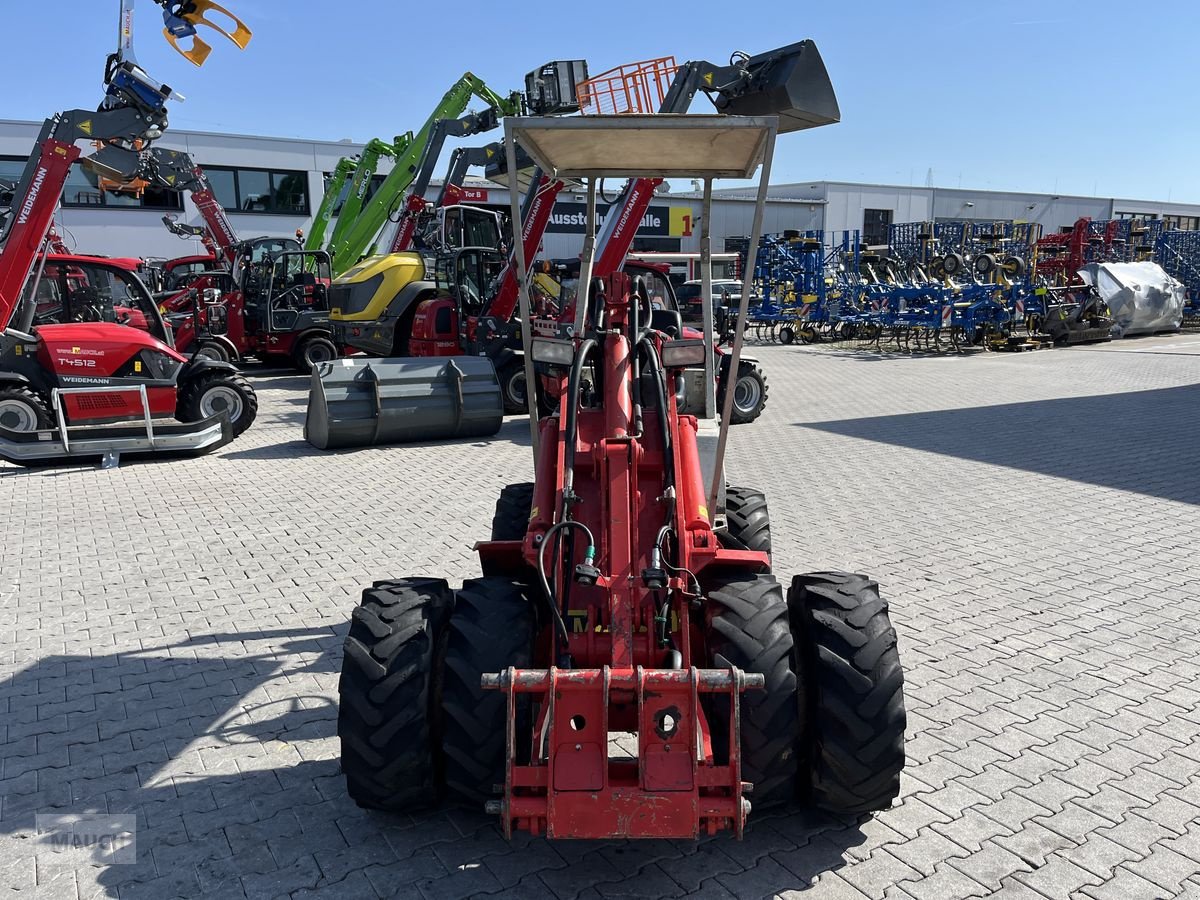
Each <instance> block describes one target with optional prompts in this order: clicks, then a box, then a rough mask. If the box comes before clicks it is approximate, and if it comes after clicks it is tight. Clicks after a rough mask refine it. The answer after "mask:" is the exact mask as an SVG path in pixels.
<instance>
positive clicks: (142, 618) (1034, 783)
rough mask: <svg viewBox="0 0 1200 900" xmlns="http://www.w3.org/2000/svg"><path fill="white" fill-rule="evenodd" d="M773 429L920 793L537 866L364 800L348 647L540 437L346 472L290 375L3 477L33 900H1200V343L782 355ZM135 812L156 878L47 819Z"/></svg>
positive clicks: (776, 456)
mask: <svg viewBox="0 0 1200 900" xmlns="http://www.w3.org/2000/svg"><path fill="white" fill-rule="evenodd" d="M755 352H757V353H758V355H759V356H760V357H761V359H762V360H763V363H764V366H765V368H766V370H767V372H768V375H769V378H770V381H771V401H770V406H769V407H768V410H767V412H766V414H765V415H764V416H763V418H762V419H761V420H760V421H759V422H758V423H756V424H755V425H753V426H748V427H744V428H739V429H736V430H735V431H734V436H733V439H732V441H731V456H730V460H729V470H730V473H731V476H732V477H734V478H735V479H736V481H737V482H738V483H741V484H747V485H761V486H762V487H764V488H766V489H767V491H768V493H769V496H770V504H771V512H772V518H773V530H774V539H775V547H776V567H777V570H778V571H779V572H780V573H783V574H787V575H790V574H791V573H795V572H800V571H805V570H811V569H821V568H832V567H837V568H850V569H855V570H861V571H865V572H869V573H872V574H874V575H875V576H876V577H878V579H879V580H880V582H881V583H882V584H883V586H884V589H885V590H886V592H887V594H888V596H889V597H890V598H891V600H892V611H893V618H894V621H895V623H896V626H897V629H898V631H899V633H900V640H901V653H902V659H903V662H904V666H905V670H906V678H907V698H908V710H909V735H908V754H909V761H910V762H909V766H908V768H907V770H906V772H905V774H904V778H903V783H902V788H903V789H902V795H901V798H900V802H899V803H898V804H897V805H896V806H895V807H894V808H893V809H891V810H890V811H888V812H885V813H883V814H880V815H878V816H876V817H874V818H869V819H865V820H863V821H861V822H854V821H840V820H835V819H831V818H828V817H824V816H819V815H815V814H811V813H796V814H788V815H784V814H776V815H764V816H755V817H754V824H753V827H752V828H751V830H750V833H749V834H748V835H747V837H746V839H745V840H744V841H742V842H740V843H738V842H735V841H733V840H732V839H730V838H728V837H718V838H714V839H710V840H704V841H701V842H699V843H695V844H693V843H690V842H680V841H653V842H647V843H628V842H590V841H589V842H559V843H548V842H546V841H543V840H534V839H530V838H528V837H518V838H516V839H515V840H514V841H512V842H511V843H508V842H506V841H504V840H503V839H501V838H500V836H499V835H498V834H497V831H496V829H495V828H494V826H493V825H492V823H491V822H490V821H489V820H488V819H487V818H485V817H484V816H483V815H482V814H475V813H471V812H464V811H448V812H439V813H436V814H431V815H427V816H420V817H412V818H408V817H399V818H398V817H388V816H382V815H376V814H368V813H364V812H362V811H360V810H358V809H357V808H356V807H355V806H354V804H353V803H351V802H350V801H349V800H348V798H347V797H346V794H345V790H344V787H343V783H342V779H341V776H340V773H339V770H338V752H337V740H336V737H335V716H336V687H337V678H338V671H339V667H340V656H341V641H342V637H343V635H344V632H345V629H346V626H347V619H348V616H349V614H350V610H351V608H352V607H353V605H354V603H355V601H356V598H357V595H358V593H359V590H360V588H361V586H362V585H364V584H366V583H369V582H370V581H371V580H372V579H374V578H381V577H386V576H395V575H401V574H410V573H428V574H444V575H446V576H448V577H450V578H451V579H458V578H461V577H463V576H468V575H471V574H475V573H476V567H475V562H474V560H473V558H472V554H471V552H470V546H471V544H472V542H473V541H475V540H477V539H480V538H482V537H484V536H485V535H486V533H487V529H488V523H489V521H490V515H491V509H492V504H493V502H494V498H495V496H496V493H497V492H498V490H499V488H500V487H501V485H503V484H504V483H506V482H508V481H513V480H519V479H521V478H522V477H523V476H525V475H527V473H528V471H529V470H530V468H531V463H530V456H529V451H528V447H527V440H526V432H525V426H524V424H523V423H522V422H521V421H519V420H512V421H510V422H509V423H508V424H506V426H505V427H504V430H503V431H502V433H501V434H500V436H499V437H498V438H497V439H495V440H492V441H482V442H478V443H471V444H466V445H462V444H459V445H454V446H440V445H427V446H417V447H410V448H393V449H371V450H363V451H358V452H347V453H337V454H324V453H319V452H317V451H314V450H312V449H311V448H309V447H308V445H307V444H305V443H303V442H302V440H301V427H302V420H303V415H304V404H305V383H304V381H303V380H302V379H299V378H296V377H285V376H273V375H270V374H260V375H257V376H255V380H256V383H257V386H258V388H259V390H260V392H261V397H262V412H261V414H260V418H259V422H258V424H257V425H256V426H255V427H254V428H253V429H252V431H250V432H249V433H247V434H246V435H245V436H244V437H243V438H241V439H239V440H238V441H236V442H235V443H234V444H232V445H230V446H229V447H227V448H225V449H224V450H223V451H222V452H220V453H218V454H216V455H215V456H212V457H208V458H203V459H197V460H188V461H174V462H163V463H155V464H129V465H127V466H125V467H123V468H121V469H120V470H118V471H110V472H101V471H96V470H92V469H60V470H52V471H35V472H25V471H22V470H19V469H15V468H9V467H4V466H2V465H0V528H2V529H3V535H4V537H3V540H2V541H0V630H2V635H3V639H2V641H0V891H4V889H7V892H6V896H7V895H11V896H21V897H25V896H29V897H47V898H58V897H64V898H73V897H77V896H78V897H86V898H92V897H120V898H123V900H133V898H143V897H145V898H153V900H164V898H171V897H176V896H179V897H193V896H201V895H204V896H217V897H243V896H245V897H250V898H276V897H289V896H290V897H293V898H307V897H314V898H316V897H322V898H325V897H329V898H332V897H354V898H360V897H363V898H370V897H374V896H376V895H379V896H399V897H422V898H426V900H443V898H445V900H450V898H459V897H473V896H487V897H495V898H510V897H511V898H521V900H527V898H529V900H537V898H562V900H566V898H576V897H578V898H590V900H596V898H618V897H675V896H684V895H692V896H699V897H706V898H727V897H770V896H781V897H795V896H798V895H800V894H803V895H804V896H806V897H812V898H859V900H861V898H889V900H892V898H916V900H924V898H937V897H969V896H987V895H991V894H998V895H999V896H1004V897H1014V898H1016V897H1021V898H1025V897H1028V898H1045V897H1049V898H1057V897H1079V898H1096V900H1099V898H1106V897H1119V898H1137V900H1141V898H1160V897H1163V898H1165V897H1176V896H1180V897H1184V896H1192V897H1200V875H1198V874H1197V873H1198V872H1200V823H1198V818H1200V590H1198V589H1197V581H1198V576H1200V565H1198V564H1197V562H1196V559H1197V546H1198V543H1197V535H1200V478H1197V474H1196V473H1197V463H1200V337H1197V336H1186V335H1185V336H1180V337H1170V338H1146V339H1141V340H1136V341H1126V342H1124V343H1122V344H1120V345H1109V346H1105V347H1099V348H1073V349H1070V350H1059V351H1040V352H1037V353H1029V354H1022V355H1011V356H1009V355H981V356H972V357H969V358H958V357H949V356H948V357H942V358H888V359H881V358H879V357H876V356H873V355H871V354H865V353H858V354H856V353H849V352H840V351H836V350H828V349H820V348H799V347H779V346H768V347H761V348H755ZM68 813H69V814H79V813H104V814H118V813H130V814H133V815H134V816H136V826H137V835H136V842H137V843H136V863H135V864H132V865H114V866H108V867H99V866H95V865H93V864H91V863H90V862H89V861H88V860H87V859H83V860H80V859H79V858H78V857H77V856H74V855H62V854H56V853H55V852H53V849H52V848H51V847H50V846H49V845H48V844H47V843H46V841H45V838H44V837H41V836H39V835H38V833H37V832H36V829H35V822H34V816H35V815H36V814H68Z"/></svg>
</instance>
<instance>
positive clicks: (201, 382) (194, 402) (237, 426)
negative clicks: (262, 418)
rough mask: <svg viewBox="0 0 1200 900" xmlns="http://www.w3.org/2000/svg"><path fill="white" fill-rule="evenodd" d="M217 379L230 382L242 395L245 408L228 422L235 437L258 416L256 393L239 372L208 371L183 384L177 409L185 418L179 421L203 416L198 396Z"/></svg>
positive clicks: (193, 419) (188, 420) (197, 420)
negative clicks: (239, 414)
mask: <svg viewBox="0 0 1200 900" xmlns="http://www.w3.org/2000/svg"><path fill="white" fill-rule="evenodd" d="M218 381H228V382H231V383H232V384H233V385H234V386H236V387H237V389H238V392H239V393H241V395H242V402H243V403H244V404H245V409H244V410H243V411H242V415H241V417H240V418H239V419H238V420H237V421H236V422H232V423H230V424H231V425H232V426H233V435H234V437H237V436H238V435H240V434H242V433H243V432H244V431H245V430H246V429H247V428H249V427H250V426H251V425H253V424H254V420H255V419H256V418H258V394H256V393H255V391H254V386H253V385H252V384H250V381H249V380H248V379H247V378H246V376H245V375H243V374H242V373H241V372H209V373H208V374H206V375H200V376H199V377H197V378H194V379H192V380H191V381H190V382H189V383H188V384H186V385H183V386H182V387H181V388H180V391H179V411H180V413H181V415H182V416H186V418H182V417H181V418H180V421H183V422H199V421H200V420H201V419H202V418H204V417H203V416H202V415H201V414H200V398H201V397H202V396H204V392H205V390H207V389H208V388H209V387H210V386H211V385H213V384H214V383H216V382H218Z"/></svg>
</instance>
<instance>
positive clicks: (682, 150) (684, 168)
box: [505, 115, 777, 178]
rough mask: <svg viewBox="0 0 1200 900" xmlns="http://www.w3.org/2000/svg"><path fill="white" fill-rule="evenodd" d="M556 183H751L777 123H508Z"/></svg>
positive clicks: (652, 119)
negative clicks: (693, 180) (633, 180)
mask: <svg viewBox="0 0 1200 900" xmlns="http://www.w3.org/2000/svg"><path fill="white" fill-rule="evenodd" d="M505 122H506V125H507V127H508V128H509V129H511V131H510V133H511V134H512V136H513V139H514V140H515V141H516V142H517V143H519V144H520V145H521V146H522V147H524V148H525V150H526V151H527V152H528V153H529V155H530V156H532V157H533V158H534V159H535V160H536V161H537V163H538V165H539V166H541V167H542V170H543V171H546V172H552V173H554V175H556V176H557V177H560V178H561V177H575V178H581V177H598V178H634V177H642V178H654V177H657V178H752V177H754V173H755V171H756V170H757V169H758V167H759V165H761V164H762V161H763V153H764V151H765V149H766V145H767V137H768V134H769V132H770V130H771V128H772V127H773V126H774V125H776V122H777V120H776V119H775V118H774V117H772V116H744V117H743V116H692V115H686V116H685V115H678V116H676V115H626V116H575V117H568V118H538V117H534V118H519V119H506V120H505Z"/></svg>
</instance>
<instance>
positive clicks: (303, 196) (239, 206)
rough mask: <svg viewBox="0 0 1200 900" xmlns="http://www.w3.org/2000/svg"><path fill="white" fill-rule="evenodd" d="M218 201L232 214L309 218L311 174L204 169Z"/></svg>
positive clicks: (221, 168) (218, 167)
mask: <svg viewBox="0 0 1200 900" xmlns="http://www.w3.org/2000/svg"><path fill="white" fill-rule="evenodd" d="M203 168H204V171H205V174H207V175H208V180H209V182H211V184H212V188H213V193H214V194H216V196H217V200H218V201H219V202H220V204H221V205H222V206H223V207H225V209H226V210H228V211H229V212H239V213H274V214H275V215H279V216H307V215H308V212H309V208H308V173H307V172H288V171H280V170H273V169H232V168H228V167H225V166H204V167H203Z"/></svg>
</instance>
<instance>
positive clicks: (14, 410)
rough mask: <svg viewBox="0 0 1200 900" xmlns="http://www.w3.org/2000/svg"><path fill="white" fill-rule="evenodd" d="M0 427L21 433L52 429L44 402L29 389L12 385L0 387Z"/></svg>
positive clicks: (48, 412)
mask: <svg viewBox="0 0 1200 900" xmlns="http://www.w3.org/2000/svg"><path fill="white" fill-rule="evenodd" d="M0 426H2V427H4V428H8V429H10V430H12V431H22V432H30V431H42V430H45V429H47V428H51V427H53V426H52V425H51V419H50V409H49V407H47V406H46V401H45V400H43V399H42V398H41V397H40V396H39V395H38V394H36V393H35V392H34V391H31V390H29V388H24V387H18V386H17V385H14V384H6V385H0Z"/></svg>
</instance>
